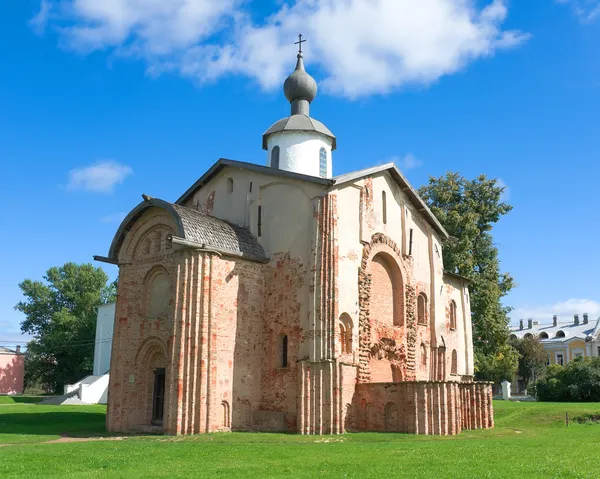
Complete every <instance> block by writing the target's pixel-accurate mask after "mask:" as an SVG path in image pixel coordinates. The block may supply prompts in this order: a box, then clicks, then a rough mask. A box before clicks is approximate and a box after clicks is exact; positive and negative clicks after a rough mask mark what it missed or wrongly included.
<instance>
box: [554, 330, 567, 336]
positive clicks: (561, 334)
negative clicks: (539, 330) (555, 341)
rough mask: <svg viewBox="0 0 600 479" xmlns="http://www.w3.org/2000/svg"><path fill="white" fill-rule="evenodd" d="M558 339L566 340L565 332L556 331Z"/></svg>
mask: <svg viewBox="0 0 600 479" xmlns="http://www.w3.org/2000/svg"><path fill="white" fill-rule="evenodd" d="M555 337H556V338H564V337H565V332H564V331H556V336H555Z"/></svg>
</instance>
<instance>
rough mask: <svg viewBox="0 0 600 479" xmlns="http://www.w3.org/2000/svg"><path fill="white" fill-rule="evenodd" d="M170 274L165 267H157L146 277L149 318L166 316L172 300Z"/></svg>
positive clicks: (147, 313)
mask: <svg viewBox="0 0 600 479" xmlns="http://www.w3.org/2000/svg"><path fill="white" fill-rule="evenodd" d="M169 289H170V285H169V275H168V274H167V271H166V270H164V269H163V268H157V269H155V270H154V271H152V272H151V273H150V274H149V275H148V277H147V278H146V284H145V295H144V297H145V306H146V316H147V317H148V318H166V317H167V315H168V312H169V301H170V299H171V298H170V291H169Z"/></svg>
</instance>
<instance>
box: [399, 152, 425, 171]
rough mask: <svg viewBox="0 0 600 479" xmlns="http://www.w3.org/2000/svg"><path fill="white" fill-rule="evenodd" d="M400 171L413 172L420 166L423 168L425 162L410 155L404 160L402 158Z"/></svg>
mask: <svg viewBox="0 0 600 479" xmlns="http://www.w3.org/2000/svg"><path fill="white" fill-rule="evenodd" d="M400 165H401V166H400V169H402V170H411V169H413V168H418V167H419V166H423V162H422V161H421V160H419V159H418V158H417V157H416V156H415V155H413V154H412V153H409V154H408V155H406V156H405V157H404V158H402V160H401V162H400Z"/></svg>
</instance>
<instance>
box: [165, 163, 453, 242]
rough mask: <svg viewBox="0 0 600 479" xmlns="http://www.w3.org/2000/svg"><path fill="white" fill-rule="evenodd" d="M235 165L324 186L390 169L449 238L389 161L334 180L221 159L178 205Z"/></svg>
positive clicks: (422, 210)
mask: <svg viewBox="0 0 600 479" xmlns="http://www.w3.org/2000/svg"><path fill="white" fill-rule="evenodd" d="M227 167H233V168H240V169H243V170H248V171H254V172H257V173H263V174H265V175H272V176H282V177H286V178H291V179H295V180H300V181H308V182H310V183H316V184H319V185H323V186H332V185H341V184H343V183H348V182H351V181H356V180H360V179H362V178H365V177H367V176H371V175H375V174H377V173H381V172H384V171H388V172H389V174H390V175H391V177H392V178H393V179H394V180H395V181H396V183H397V184H398V185H399V186H400V189H401V190H402V191H403V192H404V194H405V195H407V196H408V198H409V200H410V202H411V203H412V205H413V206H414V207H415V208H416V209H417V211H418V212H419V213H420V214H421V215H423V217H424V218H425V220H427V222H428V223H429V224H430V225H431V226H432V227H433V228H434V229H435V231H437V232H438V234H440V235H441V236H442V238H444V239H448V238H449V235H448V232H447V231H446V229H445V228H444V227H443V226H442V224H441V223H440V222H439V221H438V219H437V218H436V217H435V215H434V214H433V213H432V212H431V210H430V209H429V207H428V206H427V205H426V204H425V202H424V201H423V200H422V199H421V197H420V196H419V194H418V193H417V192H416V190H415V189H414V188H413V187H412V186H411V185H410V183H409V182H408V180H407V179H406V178H405V177H404V175H403V174H402V173H401V172H400V170H399V169H398V167H397V166H396V165H395V164H394V163H387V164H385V165H381V166H375V167H373V168H366V169H364V170H358V171H353V172H351V173H346V174H344V175H340V176H336V177H335V178H333V179H327V178H321V177H318V176H310V175H302V174H300V173H293V172H291V171H285V170H280V169H279V168H271V167H270V166H262V165H256V164H254V163H246V162H243V161H234V160H227V159H225V158H221V159H220V160H219V161H217V162H216V163H215V164H214V165H213V166H211V167H210V168H209V170H208V171H207V172H206V173H204V175H202V176H201V177H200V179H199V180H198V181H196V182H195V183H194V184H193V185H192V186H190V188H188V190H187V191H186V192H185V193H184V194H183V195H181V197H180V198H179V199H178V200H177V201H176V204H177V205H181V204H183V203H185V202H186V201H187V200H189V199H190V198H191V197H192V195H193V194H194V193H195V192H196V191H198V190H199V189H200V188H202V187H203V186H204V185H206V184H207V183H209V182H210V181H211V180H212V179H213V178H214V177H215V176H216V175H218V174H219V173H220V172H221V171H222V170H223V169H224V168H227Z"/></svg>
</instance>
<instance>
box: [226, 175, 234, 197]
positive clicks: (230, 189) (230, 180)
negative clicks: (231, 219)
mask: <svg viewBox="0 0 600 479" xmlns="http://www.w3.org/2000/svg"><path fill="white" fill-rule="evenodd" d="M227 193H230V194H231V193H233V178H227Z"/></svg>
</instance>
